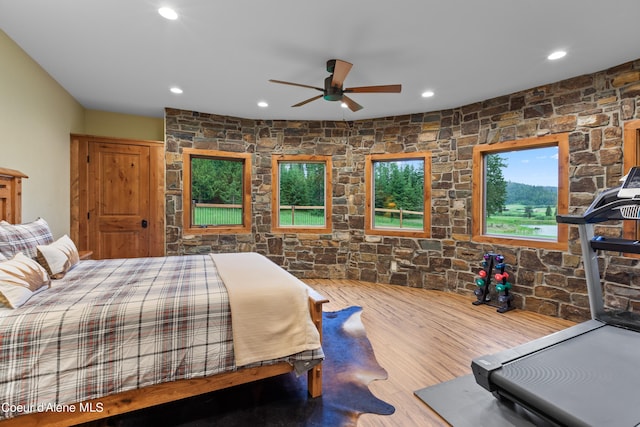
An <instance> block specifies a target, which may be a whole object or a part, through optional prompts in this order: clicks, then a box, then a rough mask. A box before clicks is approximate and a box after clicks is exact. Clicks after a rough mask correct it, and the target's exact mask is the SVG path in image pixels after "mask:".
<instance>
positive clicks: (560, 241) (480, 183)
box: [471, 133, 569, 250]
mask: <svg viewBox="0 0 640 427" xmlns="http://www.w3.org/2000/svg"><path fill="white" fill-rule="evenodd" d="M553 146H557V147H558V211H557V213H558V214H567V213H568V210H569V134H567V133H562V134H554V135H547V136H541V137H537V138H527V139H519V140H513V141H505V142H499V143H496V144H481V145H476V146H474V147H473V166H472V167H473V171H472V172H473V181H472V193H473V195H472V206H473V212H472V218H471V221H472V224H471V233H472V237H471V238H472V240H473V241H475V242H480V243H491V244H496V245H511V246H526V247H530V248H541V249H552V250H567V247H568V243H567V240H568V226H567V224H558V238H557V240H556V241H550V240H543V239H532V238H518V237H513V236H508V237H499V236H494V235H486V234H484V218H485V215H484V198H485V194H484V193H485V176H484V156H485V155H487V154H497V153H502V152H508V151H519V150H529V149H535V148H545V147H553Z"/></svg>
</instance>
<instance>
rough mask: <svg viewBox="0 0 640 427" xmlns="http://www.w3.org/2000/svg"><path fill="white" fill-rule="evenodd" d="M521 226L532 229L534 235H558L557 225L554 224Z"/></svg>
mask: <svg viewBox="0 0 640 427" xmlns="http://www.w3.org/2000/svg"><path fill="white" fill-rule="evenodd" d="M523 227H527V228H531V229H533V235H534V236H541V237H542V236H544V237H558V226H556V225H523Z"/></svg>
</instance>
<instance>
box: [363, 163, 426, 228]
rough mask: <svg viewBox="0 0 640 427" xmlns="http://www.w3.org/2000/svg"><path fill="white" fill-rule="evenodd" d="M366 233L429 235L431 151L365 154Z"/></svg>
mask: <svg viewBox="0 0 640 427" xmlns="http://www.w3.org/2000/svg"><path fill="white" fill-rule="evenodd" d="M365 176H366V208H365V233H366V234H378V235H385V236H407V237H429V236H430V224H431V193H430V189H431V154H430V153H401V154H372V155H369V156H366V162H365Z"/></svg>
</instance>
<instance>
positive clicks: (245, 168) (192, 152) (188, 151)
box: [182, 148, 251, 235]
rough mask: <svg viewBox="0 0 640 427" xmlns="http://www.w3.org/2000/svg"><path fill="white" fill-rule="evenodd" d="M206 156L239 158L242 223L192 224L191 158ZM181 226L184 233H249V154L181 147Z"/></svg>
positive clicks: (218, 158)
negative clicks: (240, 163)
mask: <svg viewBox="0 0 640 427" xmlns="http://www.w3.org/2000/svg"><path fill="white" fill-rule="evenodd" d="M193 157H206V158H211V159H216V160H232V161H233V160H235V161H237V160H241V161H242V162H243V165H242V224H241V225H209V226H204V227H200V226H195V227H194V226H192V224H191V218H192V212H191V159H192V158H193ZM182 187H183V188H182V212H183V213H182V227H183V234H185V235H198V234H241V233H251V154H250V153H233V152H227V151H217V150H200V149H196V148H183V150H182Z"/></svg>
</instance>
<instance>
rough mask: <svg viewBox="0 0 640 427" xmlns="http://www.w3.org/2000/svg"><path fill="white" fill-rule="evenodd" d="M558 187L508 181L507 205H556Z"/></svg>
mask: <svg viewBox="0 0 640 427" xmlns="http://www.w3.org/2000/svg"><path fill="white" fill-rule="evenodd" d="M557 203H558V187H548V186H540V185H528V184H520V183H518V182H511V181H509V182H507V200H506V204H507V205H516V204H517V205H529V206H555V205H556V204H557Z"/></svg>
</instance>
